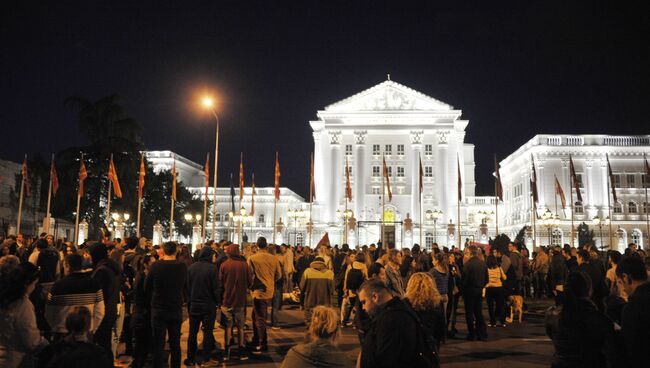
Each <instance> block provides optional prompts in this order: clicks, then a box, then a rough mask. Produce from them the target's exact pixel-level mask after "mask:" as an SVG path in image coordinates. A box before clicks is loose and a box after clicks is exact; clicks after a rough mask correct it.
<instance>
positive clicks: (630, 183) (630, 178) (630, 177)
mask: <svg viewBox="0 0 650 368" xmlns="http://www.w3.org/2000/svg"><path fill="white" fill-rule="evenodd" d="M625 180H626V181H627V187H628V188H634V187H635V186H636V177H635V175H634V174H627V175H626V176H625Z"/></svg>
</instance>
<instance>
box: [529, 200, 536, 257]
mask: <svg viewBox="0 0 650 368" xmlns="http://www.w3.org/2000/svg"><path fill="white" fill-rule="evenodd" d="M530 200H531V202H532V203H533V205H532V206H531V207H530V208H531V214H530V215H531V216H530V218H531V222H530V223H531V225H532V227H533V251H535V246H536V244H537V226H536V225H535V220H536V219H537V204H536V203H535V196H534V195H533V193H532V191H531V193H530Z"/></svg>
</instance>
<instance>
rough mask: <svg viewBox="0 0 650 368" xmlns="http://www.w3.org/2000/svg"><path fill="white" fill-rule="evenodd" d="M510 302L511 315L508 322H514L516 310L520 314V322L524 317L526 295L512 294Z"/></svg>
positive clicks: (509, 298)
mask: <svg viewBox="0 0 650 368" xmlns="http://www.w3.org/2000/svg"><path fill="white" fill-rule="evenodd" d="M508 302H509V303H510V317H508V318H506V322H508V323H512V321H514V319H515V312H516V313H518V315H519V323H521V319H522V318H523V317H524V297H523V296H521V295H511V296H509V297H508Z"/></svg>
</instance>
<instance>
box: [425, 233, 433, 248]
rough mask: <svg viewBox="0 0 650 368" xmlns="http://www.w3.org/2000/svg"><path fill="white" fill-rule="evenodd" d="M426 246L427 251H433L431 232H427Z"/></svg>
mask: <svg viewBox="0 0 650 368" xmlns="http://www.w3.org/2000/svg"><path fill="white" fill-rule="evenodd" d="M424 244H425V247H426V248H427V250H431V247H432V246H433V234H432V233H430V232H428V231H427V232H426V234H425V235H424Z"/></svg>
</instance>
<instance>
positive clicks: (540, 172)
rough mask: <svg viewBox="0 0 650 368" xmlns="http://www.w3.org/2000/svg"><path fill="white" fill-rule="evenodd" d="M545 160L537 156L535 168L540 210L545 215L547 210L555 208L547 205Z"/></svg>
mask: <svg viewBox="0 0 650 368" xmlns="http://www.w3.org/2000/svg"><path fill="white" fill-rule="evenodd" d="M544 161H545V160H544V159H542V158H540V157H539V156H537V158H536V160H535V168H536V169H537V195H538V197H539V206H538V208H539V209H540V210H542V211H541V212H542V213H544V212H545V211H546V209H549V208H553V203H546V193H545V192H544V181H545V180H546V177H545V176H544Z"/></svg>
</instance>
